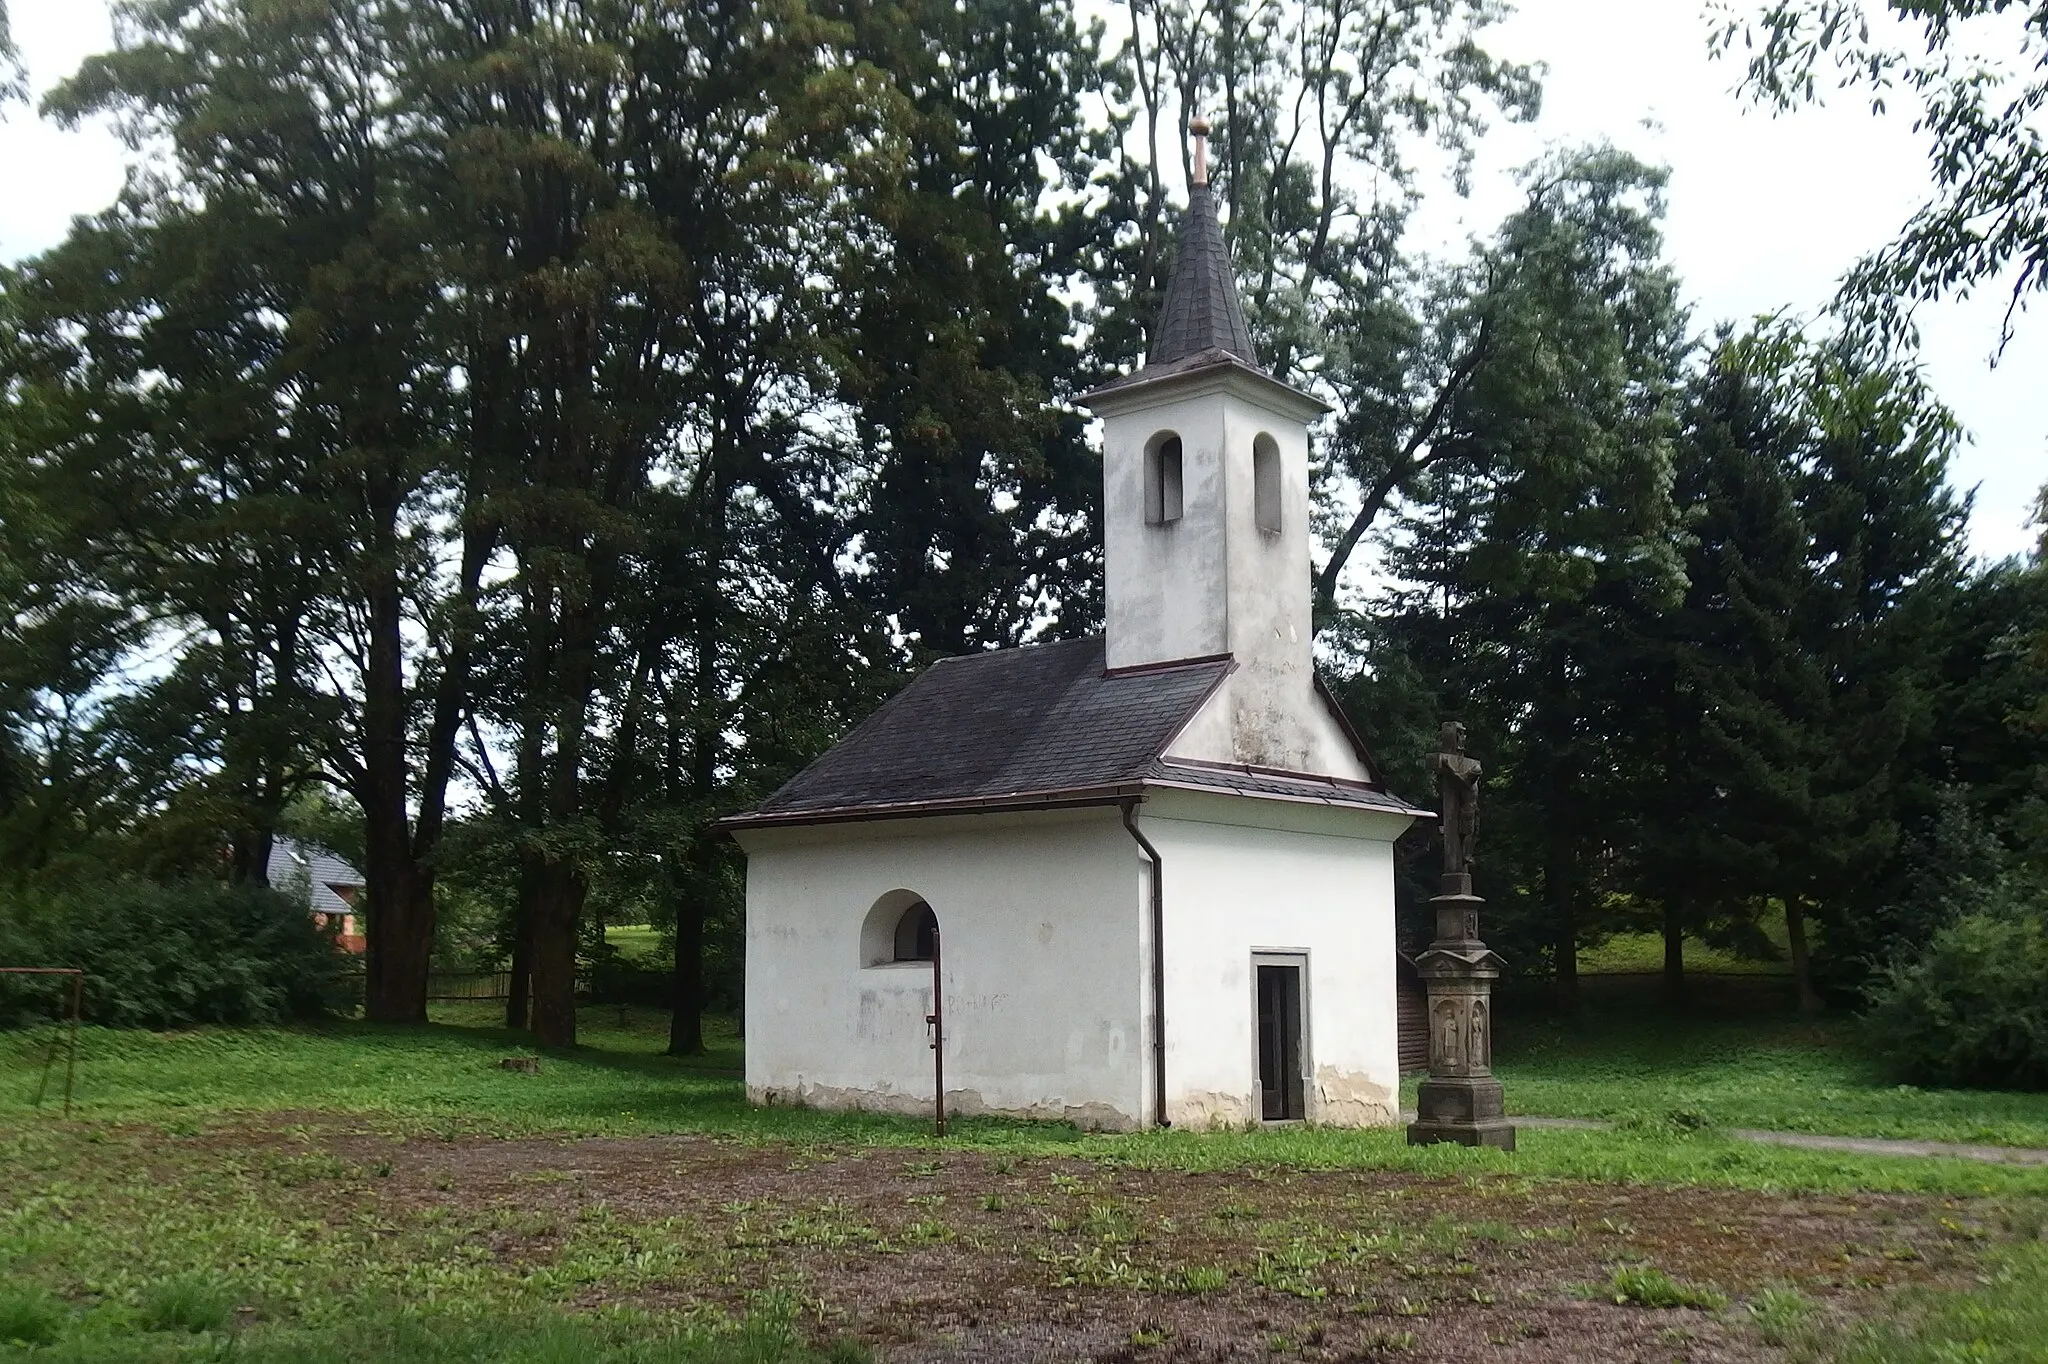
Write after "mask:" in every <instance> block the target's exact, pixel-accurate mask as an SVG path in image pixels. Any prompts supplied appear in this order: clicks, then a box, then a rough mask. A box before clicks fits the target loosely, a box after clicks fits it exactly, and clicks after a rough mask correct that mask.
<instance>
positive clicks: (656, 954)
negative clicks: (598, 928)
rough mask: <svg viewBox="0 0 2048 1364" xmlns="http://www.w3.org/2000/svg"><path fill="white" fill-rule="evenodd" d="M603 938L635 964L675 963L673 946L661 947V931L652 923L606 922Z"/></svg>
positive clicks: (665, 965)
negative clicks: (665, 948)
mask: <svg viewBox="0 0 2048 1364" xmlns="http://www.w3.org/2000/svg"><path fill="white" fill-rule="evenodd" d="M604 940H605V941H606V942H608V943H610V944H611V945H612V946H613V947H615V948H617V949H618V952H619V955H620V956H621V957H624V958H625V959H626V960H627V961H629V962H631V963H633V965H635V966H659V967H672V966H674V965H675V955H674V949H673V947H671V948H669V949H667V950H664V949H663V947H662V941H661V931H660V930H659V929H657V928H655V927H654V925H652V924H607V925H606V926H605V930H604Z"/></svg>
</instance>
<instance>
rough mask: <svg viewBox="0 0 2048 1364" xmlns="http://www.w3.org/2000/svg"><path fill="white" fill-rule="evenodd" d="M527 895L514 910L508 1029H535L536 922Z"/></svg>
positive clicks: (506, 1005)
mask: <svg viewBox="0 0 2048 1364" xmlns="http://www.w3.org/2000/svg"><path fill="white" fill-rule="evenodd" d="M526 909H527V904H526V892H525V891H524V889H522V890H521V891H520V894H519V901H518V903H517V904H515V905H514V906H513V907H512V917H513V924H512V981H511V984H510V986H509V987H508V988H507V989H506V991H505V1026H506V1027H508V1028H518V1029H522V1030H523V1029H526V1028H530V1027H532V1026H533V928H532V924H533V921H532V920H531V919H529V918H528V917H527V914H526Z"/></svg>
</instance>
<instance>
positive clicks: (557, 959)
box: [525, 861, 587, 1047]
mask: <svg viewBox="0 0 2048 1364" xmlns="http://www.w3.org/2000/svg"><path fill="white" fill-rule="evenodd" d="M586 890H587V888H586V886H585V885H584V882H583V878H582V876H581V875H579V874H578V873H577V871H576V869H575V868H574V867H573V866H571V865H569V864H567V863H564V862H558V861H552V862H541V863H539V864H538V865H536V866H535V867H534V869H533V877H532V881H531V891H532V893H531V897H530V898H529V899H528V901H527V905H526V911H525V912H526V928H527V932H528V934H529V935H530V936H531V939H532V942H533V1034H534V1037H535V1038H536V1039H537V1040H538V1041H539V1042H540V1043H541V1045H543V1046H548V1047H573V1046H575V1045H576V921H577V919H578V918H579V917H580V916H581V914H582V912H583V897H584V895H585V893H586Z"/></svg>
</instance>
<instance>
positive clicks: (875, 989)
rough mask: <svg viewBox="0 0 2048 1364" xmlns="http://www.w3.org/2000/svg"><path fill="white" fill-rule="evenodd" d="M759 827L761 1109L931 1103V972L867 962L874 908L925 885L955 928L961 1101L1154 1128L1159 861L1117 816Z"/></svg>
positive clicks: (753, 932) (755, 1026) (754, 903)
mask: <svg viewBox="0 0 2048 1364" xmlns="http://www.w3.org/2000/svg"><path fill="white" fill-rule="evenodd" d="M739 838H740V842H741V844H742V846H743V847H744V848H745V850H746V853H747V1002H746V1036H747V1047H746V1056H747V1060H746V1069H747V1092H748V1094H749V1096H750V1097H751V1098H752V1099H753V1100H754V1101H755V1102H758V1103H775V1102H794V1103H805V1104H810V1105H814V1106H818V1107H826V1108H867V1109H879V1110H884V1111H892V1112H902V1113H919V1114H922V1113H929V1112H930V1111H931V1106H932V1085H933V1074H932V1054H931V1051H930V1048H929V1045H928V1042H929V1034H928V1032H927V1029H926V1026H925V1021H924V1020H925V1015H926V1014H928V1013H929V1012H930V1011H931V968H930V967H929V966H928V965H926V964H923V963H917V964H908V965H894V964H891V965H882V966H864V965H862V963H861V928H862V924H863V921H864V920H865V919H866V916H867V914H868V911H869V908H870V907H871V906H872V905H873V904H874V903H875V902H876V901H877V900H878V899H880V898H881V897H883V896H885V895H887V894H888V893H889V892H891V891H895V890H908V891H912V892H914V893H915V894H917V895H919V896H922V897H923V898H924V899H925V901H926V902H927V903H929V904H930V905H931V906H932V909H933V911H934V912H935V913H936V915H937V916H938V921H939V929H940V935H941V946H942V951H941V955H942V957H943V960H944V979H945V1016H946V1091H947V1105H948V1109H949V1111H951V1112H954V1113H959V1114H969V1115H971V1114H975V1113H982V1112H994V1113H1008V1114H1013V1115H1018V1116H1025V1117H1035V1118H1050V1119H1067V1120H1071V1121H1074V1122H1078V1123H1081V1124H1083V1125H1084V1126H1091V1127H1109V1128H1122V1127H1134V1126H1137V1125H1139V1123H1140V1122H1142V1121H1143V1118H1144V1113H1143V1107H1142V1104H1143V1099H1142V1095H1143V1089H1142V1084H1143V1073H1142V1068H1143V1065H1144V1062H1143V1059H1142V1057H1143V1051H1144V1046H1145V1038H1146V1034H1145V1033H1144V1031H1143V1014H1142V1011H1143V1003H1142V989H1143V982H1144V980H1145V978H1146V977H1145V975H1144V971H1143V962H1142V957H1141V926H1140V919H1141V916H1142V913H1143V910H1144V905H1145V901H1144V881H1143V863H1142V861H1141V860H1140V858H1139V855H1138V850H1137V847H1136V845H1135V844H1134V843H1133V842H1132V840H1131V838H1130V836H1129V834H1128V833H1127V832H1126V831H1125V830H1124V828H1123V825H1122V823H1121V818H1120V815H1119V812H1118V811H1117V810H1116V809H1115V808H1113V807H1110V808H1095V809H1087V810H1072V811H1047V812H1040V813H1035V814H1031V815H962V816H952V817H948V818H940V819H926V820H898V821H880V822H875V823H867V824H839V825H825V826H819V827H814V828H810V829H791V830H758V831H753V832H747V833H742V834H740V835H739Z"/></svg>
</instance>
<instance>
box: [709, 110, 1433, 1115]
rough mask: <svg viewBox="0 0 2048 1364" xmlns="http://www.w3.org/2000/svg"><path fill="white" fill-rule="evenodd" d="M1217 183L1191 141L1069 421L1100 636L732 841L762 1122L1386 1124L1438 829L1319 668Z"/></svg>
mask: <svg viewBox="0 0 2048 1364" xmlns="http://www.w3.org/2000/svg"><path fill="white" fill-rule="evenodd" d="M1206 178H1207V177H1206V175H1205V174H1204V173H1203V155H1202V150H1201V146H1200V142H1199V140H1198V142H1197V157H1196V174H1195V176H1194V180H1195V183H1194V185H1193V186H1192V187H1191V189H1190V193H1189V203H1188V209H1187V215H1186V218H1185V220H1184V221H1183V223H1182V225H1181V229H1180V234H1179V248H1178V256H1177V258H1176V260H1175V263H1174V269H1173V275H1172V279H1171V282H1170V283H1169V286H1168V289H1167V296H1166V301H1165V306H1164V309H1163V311H1162V315H1161V318H1160V322H1159V326H1158V328H1157V331H1156V334H1155V337H1154V340H1153V344H1152V349H1151V353H1150V354H1149V356H1148V357H1147V359H1146V363H1145V364H1144V366H1143V367H1141V368H1140V369H1139V370H1137V372H1135V373H1133V374H1131V375H1128V376H1127V377H1125V378H1122V379H1119V380H1117V381H1115V382H1113V383H1110V384H1107V385H1105V386H1103V387H1102V388H1099V389H1097V390H1096V391H1094V392H1093V393H1090V394H1088V395H1086V397H1085V398H1083V399H1082V401H1083V402H1084V403H1086V404H1087V406H1088V407H1090V408H1091V409H1092V410H1093V411H1094V412H1095V413H1096V414H1097V415H1098V416H1100V417H1101V419H1102V424H1103V457H1102V489H1103V496H1102V503H1103V527H1104V545H1103V551H1104V554H1103V559H1104V571H1105V574H1106V582H1105V584H1104V586H1105V603H1106V619H1105V625H1104V630H1103V633H1102V635H1101V636H1100V637H1099V638H1094V639H1082V640H1073V641H1070V642H1066V643H1060V644H1046V645H1040V646H1036V647H1031V648H1022V649H1008V650H1002V651H999V652H992V653H982V654H974V655H969V656H966V657H961V658H950V659H945V660H943V661H941V662H939V663H937V664H935V665H934V666H933V667H931V668H930V669H929V670H928V671H926V672H925V673H924V674H923V675H922V676H920V677H918V678H917V679H916V680H915V681H914V682H912V683H911V684H910V685H909V686H908V687H906V688H904V690H903V691H902V692H900V693H899V694H897V695H896V696H895V697H894V698H893V699H892V700H890V701H889V702H888V703H887V704H886V705H884V706H883V707H882V708H881V709H880V710H878V711H876V712H875V713H874V714H873V715H872V716H870V717H869V718H868V719H867V720H865V721H864V722H862V723H861V724H860V725H859V726H857V727H856V728H855V729H854V730H853V731H852V732H851V733H850V734H848V735H847V736H846V738H845V739H844V740H842V741H841V742H840V743H839V744H838V745H837V746H836V747H834V748H833V749H832V750H831V751H830V752H828V753H826V754H825V755H824V756H823V757H821V758H819V759H818V760H817V761H816V762H815V763H813V764H811V766H809V767H808V768H806V769H805V770H804V771H803V772H801V773H800V774H798V775H797V776H796V777H795V778H794V779H792V780H791V781H790V782H789V783H788V784H787V785H785V786H783V787H782V788H781V789H780V790H778V791H776V792H775V794H773V795H772V796H770V797H769V798H768V799H767V800H765V801H763V802H762V803H761V805H760V806H759V808H757V809H755V810H753V811H751V812H749V813H746V814H743V815H739V816H736V817H734V818H733V819H731V820H728V821H727V822H726V824H725V826H724V827H725V828H726V830H727V831H728V832H730V833H731V835H732V836H733V837H734V838H735V839H737V840H738V842H739V843H740V845H741V847H742V848H743V849H744V850H745V852H746V856H747V892H746V1022H745V1026H746V1037H747V1048H746V1057H747V1059H746V1079H747V1093H748V1095H749V1097H750V1098H751V1099H752V1100H753V1101H754V1102H756V1103H764V1104H779V1103H790V1104H809V1105H814V1106H818V1107H823V1108H860V1109H877V1110H886V1111H892V1112H903V1113H920V1114H924V1113H934V1112H935V1111H942V1112H944V1113H947V1114H952V1115H957V1116H971V1115H975V1114H1007V1115H1014V1116H1019V1117H1030V1118H1050V1119H1065V1120H1069V1121H1072V1122H1075V1123H1078V1124H1080V1125H1082V1126H1085V1127H1092V1128H1108V1129H1134V1128H1139V1127H1144V1126H1150V1125H1169V1124H1170V1125H1172V1126H1176V1127H1204V1126H1209V1125H1212V1124H1228V1125H1239V1124H1252V1123H1259V1122H1286V1121H1304V1120H1305V1121H1308V1122H1313V1123H1324V1124H1330V1125H1338V1126H1373V1125H1383V1124H1392V1123H1394V1122H1395V1121H1396V1119H1397V1116H1398V1108H1399V1104H1398V1094H1399V1089H1398V1063H1397V1060H1396V1003H1395V993H1396V985H1395V967H1396V960H1397V957H1396V952H1395V943H1394V865H1393V848H1394V840H1395V839H1396V838H1397V837H1398V836H1399V835H1400V834H1401V833H1402V831H1403V830H1405V829H1406V828H1408V826H1409V825H1410V823H1411V822H1412V821H1413V820H1415V819H1416V818H1418V817H1425V812H1423V811H1419V810H1416V809H1414V808H1412V807H1410V806H1408V805H1406V804H1404V803H1403V802H1402V801H1400V800H1399V799H1397V798H1395V797H1394V796H1393V795H1392V794H1390V793H1389V792H1388V790H1387V787H1386V785H1385V783H1384V782H1383V781H1382V780H1381V776H1380V773H1379V772H1378V771H1377V769H1376V768H1375V767H1374V765H1373V761H1372V758H1371V757H1370V756H1369V755H1368V754H1367V753H1366V751H1365V748H1364V746H1363V745H1362V744H1361V743H1360V742H1359V739H1358V736H1357V734H1356V733H1355V732H1354V731H1353V729H1352V727H1351V725H1350V724H1349V722H1348V721H1347V720H1346V719H1345V717H1344V715H1343V713H1342V712H1341V710H1340V709H1339V708H1338V706H1337V703H1336V701H1335V699H1334V698H1333V697H1332V696H1331V694H1330V693H1329V691H1328V690H1327V689H1326V688H1325V687H1324V686H1323V684H1322V682H1321V681H1320V679H1319V678H1318V677H1317V676H1316V672H1315V666H1314V661H1313V657H1312V649H1311V645H1312V631H1311V628H1310V592H1309V586H1310V584H1309V577H1310V564H1309V527H1308V520H1309V487H1308V484H1309V455H1308V428H1309V423H1311V422H1312V421H1314V420H1315V419H1316V418H1317V417H1319V416H1320V415H1322V414H1323V413H1324V412H1325V411H1326V410H1327V409H1326V408H1325V407H1324V405H1323V404H1322V403H1320V402H1318V401H1317V400H1316V399H1314V398H1312V397H1310V396H1308V395H1307V394H1305V393H1302V392H1300V391H1299V390H1297V389H1294V388H1292V387H1290V386H1288V385H1287V384H1284V383H1281V382H1280V381H1279V380H1277V379H1275V378H1273V377H1272V376H1271V375H1268V374H1267V373H1265V372H1264V371H1263V370H1262V369H1261V368H1260V367H1259V364H1258V360H1257V357H1256V356H1255V355H1254V353H1253V350H1252V345H1251V337H1250V333H1249V332H1248V331H1247V329H1246V327H1245V322H1244V313H1243V308H1242V306H1241V305H1240V303H1239V301H1238V294H1237V286H1236V283H1235V280H1234V279H1233V277H1232V273H1231V267H1230V260H1229V256H1228V253H1227V250H1226V248H1225V245H1224V240H1223V233H1222V229H1221V227H1220V225H1219V224H1218V222H1217V219H1216V210H1215V205H1214V203H1213V201H1212V198H1211V195H1210V191H1209V187H1208V185H1207V183H1206ZM935 1040H936V1041H937V1044H938V1045H937V1046H936V1047H935V1046H934V1042H935ZM941 1103H942V1104H943V1109H941V1108H940V1105H941Z"/></svg>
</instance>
